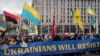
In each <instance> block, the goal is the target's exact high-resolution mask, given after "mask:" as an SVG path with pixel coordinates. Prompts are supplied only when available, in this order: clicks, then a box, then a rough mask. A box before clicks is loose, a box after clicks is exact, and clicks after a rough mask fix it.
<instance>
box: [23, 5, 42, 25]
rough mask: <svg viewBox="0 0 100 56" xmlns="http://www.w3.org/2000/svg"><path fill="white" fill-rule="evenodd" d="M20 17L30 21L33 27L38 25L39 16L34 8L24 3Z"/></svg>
mask: <svg viewBox="0 0 100 56" xmlns="http://www.w3.org/2000/svg"><path fill="white" fill-rule="evenodd" d="M22 17H24V18H25V19H28V20H30V21H32V23H33V24H35V25H40V15H39V13H38V11H37V10H36V9H35V8H32V7H31V6H29V4H27V3H25V4H24V8H23V11H22Z"/></svg>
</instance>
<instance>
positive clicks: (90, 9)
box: [86, 5, 95, 15]
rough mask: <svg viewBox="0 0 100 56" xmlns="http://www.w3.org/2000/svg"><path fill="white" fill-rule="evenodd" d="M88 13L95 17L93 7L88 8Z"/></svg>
mask: <svg viewBox="0 0 100 56" xmlns="http://www.w3.org/2000/svg"><path fill="white" fill-rule="evenodd" d="M86 12H87V13H88V14H90V15H95V12H94V10H93V9H92V7H91V5H89V6H88V8H87V9H86Z"/></svg>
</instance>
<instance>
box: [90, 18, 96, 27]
mask: <svg viewBox="0 0 100 56" xmlns="http://www.w3.org/2000/svg"><path fill="white" fill-rule="evenodd" d="M90 25H91V26H93V28H94V29H95V28H96V20H95V18H94V17H93V16H92V18H91V22H90Z"/></svg>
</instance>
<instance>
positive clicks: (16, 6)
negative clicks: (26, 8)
mask: <svg viewBox="0 0 100 56" xmlns="http://www.w3.org/2000/svg"><path fill="white" fill-rule="evenodd" d="M25 1H26V2H27V3H29V4H30V5H31V4H32V0H0V14H2V13H3V11H4V10H6V11H8V12H11V13H16V14H17V13H18V14H21V12H22V9H23V5H24V2H25Z"/></svg>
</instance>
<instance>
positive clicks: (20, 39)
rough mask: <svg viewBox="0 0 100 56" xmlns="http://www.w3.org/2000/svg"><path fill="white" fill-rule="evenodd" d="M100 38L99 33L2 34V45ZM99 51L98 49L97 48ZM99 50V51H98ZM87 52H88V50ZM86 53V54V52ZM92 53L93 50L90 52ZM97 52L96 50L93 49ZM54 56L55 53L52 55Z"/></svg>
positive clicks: (0, 42) (58, 55) (79, 55)
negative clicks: (52, 34)
mask: <svg viewBox="0 0 100 56" xmlns="http://www.w3.org/2000/svg"><path fill="white" fill-rule="evenodd" d="M93 38H100V35H99V34H84V35H83V34H75V33H73V34H61V35H56V36H54V37H52V36H51V35H50V34H42V35H33V36H29V35H22V36H21V35H5V36H3V37H2V36H0V45H1V47H2V48H5V46H7V45H17V44H23V43H34V42H43V41H44V42H45V41H60V40H62V41H67V40H83V39H93ZM96 51H97V50H96ZM98 52H99V51H98ZM86 53H87V52H86ZM86 53H85V54H86ZM90 53H91V52H90ZM93 53H95V51H93ZM81 54H83V53H71V54H70V53H69V54H66V53H65V54H54V56H60V55H62V56H66V55H67V56H75V55H76V56H81ZM50 56H53V55H50Z"/></svg>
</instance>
